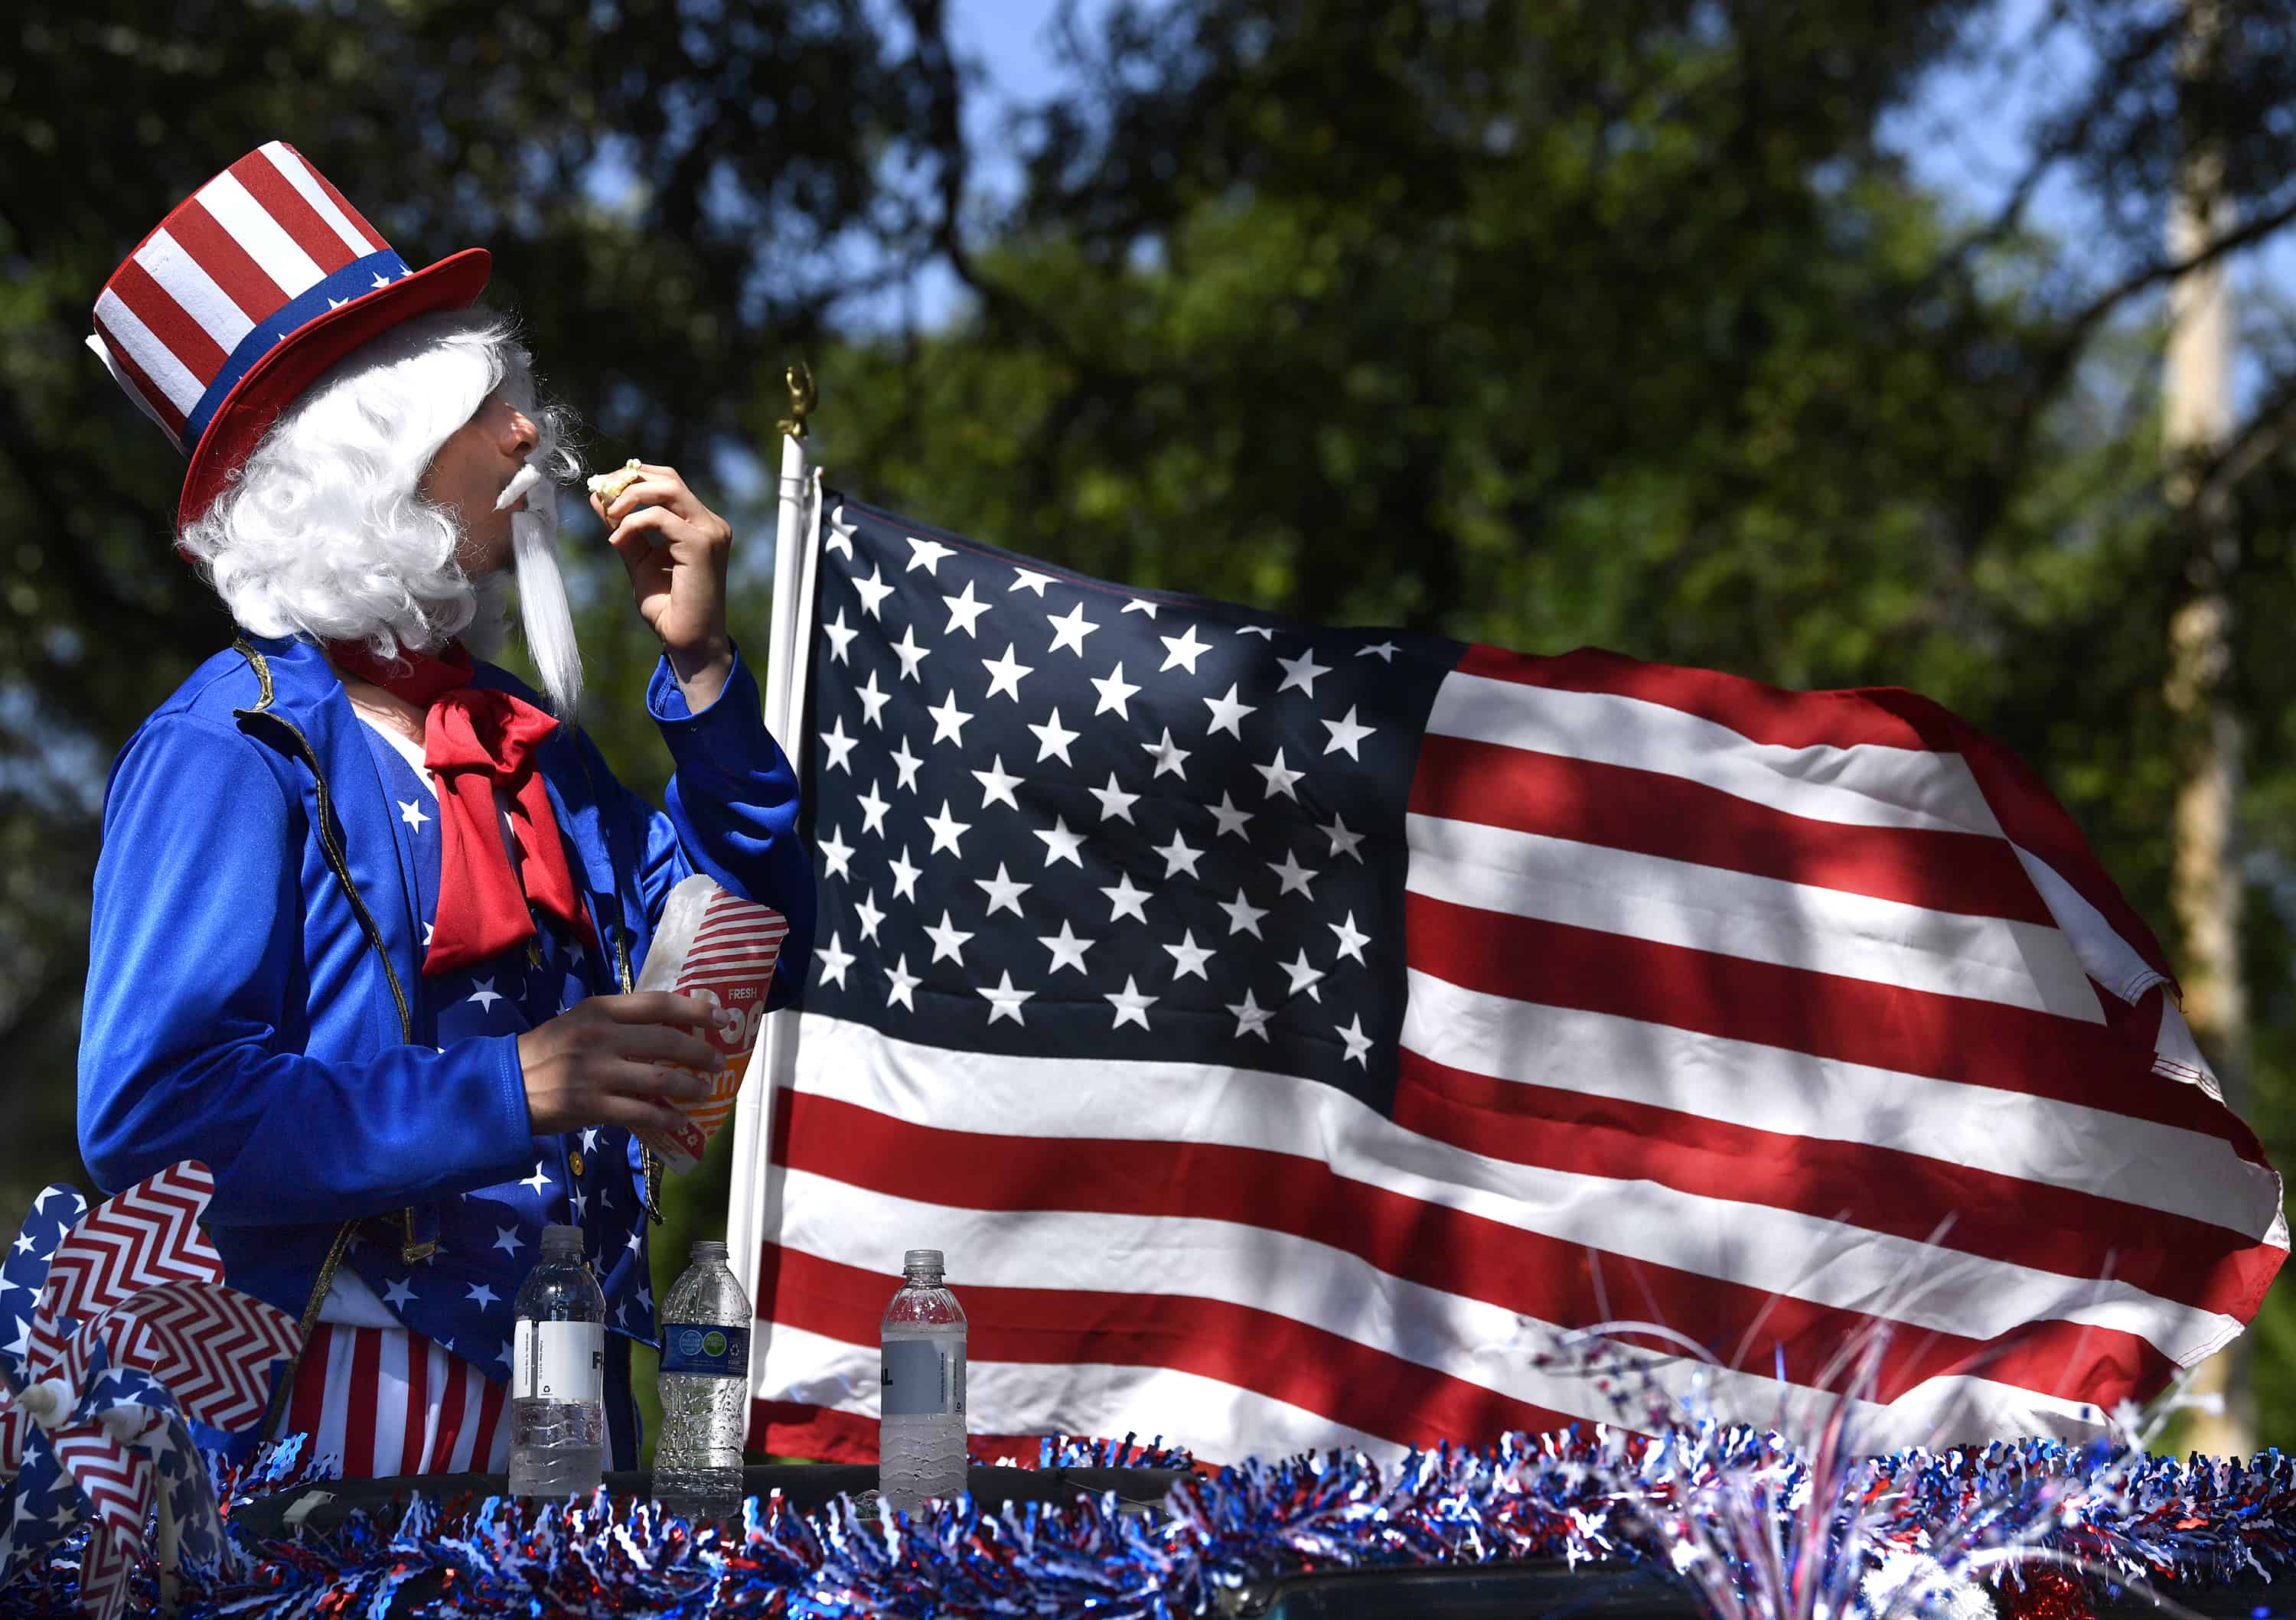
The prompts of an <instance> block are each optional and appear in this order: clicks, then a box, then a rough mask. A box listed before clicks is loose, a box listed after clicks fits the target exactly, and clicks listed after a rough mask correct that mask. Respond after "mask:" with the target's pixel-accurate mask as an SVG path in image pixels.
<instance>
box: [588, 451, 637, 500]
mask: <svg viewBox="0 0 2296 1620" xmlns="http://www.w3.org/2000/svg"><path fill="white" fill-rule="evenodd" d="M644 476H645V473H644V471H643V470H641V469H640V468H639V466H638V458H637V457H635V456H632V457H630V459H629V460H628V461H627V462H623V463H622V464H621V465H620V466H619V467H617V468H615V469H614V470H613V471H611V472H601V473H598V474H596V475H594V477H593V478H592V479H590V493H591V494H592V495H596V496H597V497H598V499H599V501H600V502H601V503H603V504H605V505H608V506H611V505H612V504H613V503H614V499H615V497H616V496H618V495H620V494H621V493H622V491H624V490H625V489H627V488H628V487H630V486H631V485H633V484H635V483H636V482H637V481H638V480H639V479H642V478H644Z"/></svg>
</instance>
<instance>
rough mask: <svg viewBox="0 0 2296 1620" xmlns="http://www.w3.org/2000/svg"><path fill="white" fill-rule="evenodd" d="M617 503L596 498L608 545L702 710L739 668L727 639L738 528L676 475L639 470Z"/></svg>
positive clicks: (689, 697)
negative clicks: (730, 555) (729, 566)
mask: <svg viewBox="0 0 2296 1620" xmlns="http://www.w3.org/2000/svg"><path fill="white" fill-rule="evenodd" d="M637 470H638V477H637V479H635V481H634V482H632V483H631V484H629V485H628V486H627V487H625V488H624V489H623V490H622V491H621V493H620V494H619V495H615V496H614V498H613V499H612V500H611V501H602V500H601V499H599V497H598V496H597V495H591V497H590V510H591V511H594V512H596V513H597V514H598V520H599V521H600V522H602V523H603V524H604V525H605V526H606V529H607V534H606V544H609V545H611V546H612V547H613V548H614V552H615V554H616V555H618V556H619V557H620V558H621V560H622V566H623V567H624V568H625V569H628V570H629V576H630V591H631V593H632V594H633V595H635V597H636V598H637V604H638V613H639V616H640V617H642V618H644V620H645V622H646V623H647V624H648V625H649V626H652V629H653V633H654V634H656V635H658V636H660V638H661V646H662V650H663V651H664V652H666V653H668V655H669V667H670V668H671V669H672V670H673V671H675V672H676V675H677V683H678V685H679V686H680V687H682V688H683V689H684V690H685V701H686V706H687V707H688V708H693V709H694V710H697V711H698V710H701V709H703V708H708V707H709V705H710V704H712V703H714V702H716V701H717V694H718V692H719V691H722V690H723V689H724V687H725V684H726V674H727V672H728V671H729V670H731V669H732V667H733V663H734V655H733V642H732V641H731V639H730V638H729V637H728V636H727V635H726V554H727V552H728V551H729V550H730V549H731V547H732V545H733V543H734V530H733V527H732V525H730V524H728V523H727V522H726V520H725V519H723V518H721V517H719V516H718V515H717V513H716V512H714V511H710V510H709V508H708V507H707V506H704V505H703V504H702V503H701V497H700V496H699V495H695V494H694V493H693V490H691V489H689V488H688V487H686V483H685V479H684V478H683V477H681V476H680V475H679V473H678V470H677V469H676V468H675V467H662V466H656V465H654V464H653V463H652V462H640V463H639V464H638V469H637Z"/></svg>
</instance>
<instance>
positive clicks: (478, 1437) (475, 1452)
mask: <svg viewBox="0 0 2296 1620" xmlns="http://www.w3.org/2000/svg"><path fill="white" fill-rule="evenodd" d="M471 1377H473V1378H477V1379H479V1427H478V1428H477V1429H476V1430H475V1431H474V1432H473V1434H472V1438H471V1467H472V1468H474V1469H479V1470H480V1472H487V1471H489V1470H491V1469H493V1467H494V1461H493V1458H494V1453H495V1449H496V1447H495V1441H496V1437H497V1436H498V1434H499V1433H500V1430H501V1428H502V1420H503V1403H504V1400H505V1398H507V1395H508V1393H509V1387H508V1386H507V1385H503V1384H497V1383H496V1382H495V1381H494V1380H493V1379H489V1378H484V1377H481V1376H480V1374H478V1373H476V1372H473V1373H471Z"/></svg>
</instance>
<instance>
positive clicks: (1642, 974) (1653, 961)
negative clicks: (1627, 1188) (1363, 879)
mask: <svg viewBox="0 0 2296 1620" xmlns="http://www.w3.org/2000/svg"><path fill="white" fill-rule="evenodd" d="M1404 929H1405V938H1406V942H1407V943H1406V956H1407V960H1408V961H1409V963H1410V966H1411V967H1413V968H1414V969H1416V970H1419V971H1421V972H1424V973H1431V974H1433V975H1434V976H1435V977H1436V978H1442V979H1447V980H1449V981H1450V982H1451V983H1452V984H1455V985H1458V986H1463V987H1464V988H1466V989H1470V990H1478V991H1481V992H1483V993H1485V994H1490V995H1505V996H1511V997H1513V999H1515V1000H1517V1001H1525V1002H1539V1003H1541V1004H1543V1005H1546V1006H1550V1007H1576V1008H1580V1009H1583V1010H1587V1011H1589V1012H1603V1013H1610V1014H1612V1015H1614V1016H1617V1017H1620V1018H1629V1019H1642V1020H1644V1022H1646V1023H1652V1024H1663V1025H1668V1026H1670V1027H1674V1028H1677V1029H1690V1030H1697V1031H1700V1032H1702V1033H1704V1034H1708V1035H1721V1036H1724V1037H1726V1038H1727V1039H1730V1040H1734V1041H1753V1042H1758V1043H1760V1044H1762V1045H1765V1046H1781V1047H1784V1048H1785V1049H1786V1050H1787V1051H1800V1052H1808V1053H1811V1054H1813V1055H1815V1056H1817V1057H1821V1058H1837V1059H1840V1060H1842V1061H1844V1062H1849V1063H1862V1064H1866V1065H1869V1066H1871V1067H1874V1068H1886V1069H1894V1070H1897V1071H1898V1072H1899V1073H1903V1074H1915V1075H1926V1076H1930V1077H1931V1078H1932V1079H1938V1080H1955V1081H1959V1082H1961V1083H1963V1084H1968V1085H1983V1086H1990V1087H1993V1088H1994V1089H1996V1090H1998V1091H2005V1092H2022V1093H2024V1094H2026V1095H2028V1096H2033V1097H2048V1098H2054V1099H2055V1100H2058V1101H2060V1102H2073V1103H2079V1104H2081V1105H2083V1106H2084V1107H2087V1108H2094V1109H2104V1110H2106V1111H2108V1112H2111V1113H2116V1114H2126V1115H2128V1117H2131V1118H2132V1119H2146V1120H2151V1121H2153V1123H2154V1124H2156V1125H2177V1126H2179V1127H2181V1128H2184V1129H2186V1130H2194V1131H2203V1132H2206V1133H2208V1134H2210V1135H2211V1136H2218V1137H2221V1138H2222V1139H2223V1140H2225V1141H2228V1142H2231V1143H2232V1144H2233V1145H2234V1147H2235V1150H2236V1151H2238V1152H2239V1154H2240V1156H2241V1157H2242V1158H2246V1159H2249V1160H2251V1162H2254V1163H2257V1164H2262V1163H2263V1162H2264V1154H2263V1150H2262V1149H2261V1147H2260V1146H2259V1144H2258V1142H2257V1141H2256V1138H2255V1135H2254V1133H2251V1131H2250V1130H2249V1129H2248V1127H2247V1126H2245V1125H2243V1124H2241V1122H2240V1121H2239V1120H2238V1119H2237V1118H2236V1117H2234V1116H2233V1114H2232V1113H2231V1111H2230V1110H2229V1109H2225V1108H2224V1107H2223V1106H2222V1105H2220V1104H2217V1103H2212V1102H2210V1100H2209V1099H2208V1097H2207V1095H2206V1094H2205V1093H2204V1092H2202V1091H2201V1090H2200V1088H2198V1087H2197V1086H2189V1085H2178V1084H2172V1083H2165V1082H2163V1081H2161V1079H2160V1078H2159V1077H2158V1076H2155V1075H2153V1072H2152V1068H2151V1065H2152V1037H2151V1027H2152V1025H2151V1024H2150V1023H2145V1022H2144V1020H2145V1019H2147V1018H2149V1019H2151V1020H2152V1021H2153V1022H2155V1023H2157V1021H2158V1019H2159V1003H2158V1002H2154V1001H2153V1000H2152V998H2151V997H2149V996H2148V997H2147V998H2146V999H2145V1001H2144V1002H2140V1003H2139V1004H2138V1005H2137V1006H2136V1007H2134V1008H2124V1007H2121V1005H2120V1003H2119V1002H2115V1001H2113V1000H2112V999H2111V998H2109V997H2108V998H2105V1008H2106V1011H2107V1012H2108V1014H2109V1015H2112V1014H2115V1013H2116V1010H2118V1013H2117V1019H2118V1021H2116V1022H2114V1023H2107V1024H2103V1025H2096V1024H2085V1023H2081V1022H2079V1021H2078V1020H2076V1019H2062V1018H2055V1017H2053V1016H2051V1015H2050V1014H2048V1013H2046V1012H2039V1011H2036V1010H2030V1009H2027V1008H2022V1007H2012V1006H2008V1005H2005V1004H2004V1003H2002V1002H1985V1001H1978V1000H1974V999H1972V998H1969V997H1964V996H1950V995H1936V994H1930V993H1928V992H1926V991H1921V990H1911V989H1907V988H1905V987H1904V986H1897V985H1882V984H1875V983H1874V982H1872V981H1870V980H1866V979H1860V978H1847V977H1843V976H1840V975H1834V974H1824V973H1813V972H1811V971H1809V970H1807V969H1802V968H1792V967H1783V966H1780V965H1778V964H1776V963H1774V962H1762V961H1751V960H1748V959H1747V958H1744V957H1738V956H1726V955H1722V954H1719V953H1713V952H1707V951H1697V950H1693V949H1691V948H1689V947H1687V946H1684V945H1666V944H1662V943H1660V942H1658V941H1655V940H1649V939H1640V938H1636V937H1630V936H1628V935H1623V934H1611V933H1605V932H1603V931H1601V930H1599V929H1583V928H1578V927H1575V926H1573V925H1571V924H1569V923H1561V922H1548V921H1545V920H1540V919H1538V918H1532V917H1518V916H1514V915H1512V914H1509V913H1505V912H1487V911H1483V910H1480V909H1479V908H1477V907H1474V906H1466V905H1460V904H1455V903H1454V902H1451V901H1447V900H1441V899H1438V898H1436V897H1434V896H1429V895H1414V894H1406V896H1404ZM2148 1009H2149V1011H2148ZM2130 1024H2137V1025H2138V1026H2139V1027H2140V1029H2141V1033H2139V1032H2138V1031H2137V1030H2132V1029H2131V1028H2130V1027H2128V1026H2129V1025H2130Z"/></svg>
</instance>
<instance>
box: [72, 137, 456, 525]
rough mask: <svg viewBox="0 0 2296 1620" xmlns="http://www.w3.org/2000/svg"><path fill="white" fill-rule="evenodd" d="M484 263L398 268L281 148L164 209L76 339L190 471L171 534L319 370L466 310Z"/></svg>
mask: <svg viewBox="0 0 2296 1620" xmlns="http://www.w3.org/2000/svg"><path fill="white" fill-rule="evenodd" d="M489 264H490V259H489V258H488V253H487V251H486V250H485V249H483V248H471V249H466V250H463V251H462V252H460V253H455V254H452V255H450V256H448V257H447V258H442V259H440V260H439V262H438V263H437V264H435V265H431V266H427V267H426V268H424V269H421V270H409V269H408V268H407V267H406V262H405V261H404V260H402V259H401V258H399V257H398V254H397V253H395V252H393V251H392V250H391V248H390V244H389V243H388V242H386V241H383V240H382V236H381V233H380V232H378V231H376V229H375V228H374V227H373V225H369V224H368V223H367V222H366V220H365V217H363V216H362V215H361V214H360V213H359V211H358V210H357V209H355V208H353V207H352V206H351V205H350V202H349V200H348V199H346V198H345V197H344V196H343V194H342V193H341V192H339V191H337V190H336V189H335V188H334V187H333V186H332V184H329V183H328V180H327V177H326V176H324V175H322V174H321V173H320V172H319V171H318V170H317V169H316V168H313V167H312V166H311V163H310V161H309V160H307V159H306V158H305V157H304V156H303V154H302V153H300V152H299V151H296V150H295V149H294V148H293V147H292V146H290V145H288V144H287V143H285V142H284V141H273V142H270V143H267V144H266V145H264V146H261V147H258V149H257V150H256V151H251V152H250V153H248V154H247V156H245V157H243V158H242V159H241V160H239V161H238V162H236V163H234V164H233V165H232V166H231V167H230V168H227V169H225V170H224V171H223V173H221V174H219V175H217V176H216V177H215V178H214V179H212V180H210V181H209V182H208V183H207V184H205V185H203V186H201V187H200V189H199V190H198V191H196V192H193V193H192V195H191V196H190V197H188V198H186V199H185V200H184V201H183V202H181V203H180V204H178V205H177V206H176V209H175V210H174V212H172V213H170V214H169V215H168V217H166V218H165V219H163V220H161V221H160V225H159V228H158V229H156V230H154V231H153V232H152V233H151V234H150V235H149V236H147V237H145V238H144V239H143V243H142V245H141V246H139V247H138V248H137V249H136V250H135V252H133V253H131V254H129V255H128V256H127V260H126V262H124V263H123V264H121V266H119V269H117V270H115V271H113V272H112V273H111V280H109V281H107V282H104V284H103V292H102V296H101V297H99V298H98V299H96V301H95V331H94V334H93V335H92V336H91V337H90V338H89V339H88V340H87V342H88V347H89V348H92V349H94V351H95V353H96V355H97V356H98V357H99V358H100V359H102V362H103V364H105V366H106V367H107V368H109V369H110V371H111V374H112V376H113V377H114V378H116V379H117V380H119V385H120V387H122V388H124V389H127V397H129V398H130V399H133V400H134V401H135V403H136V405H138V406H139V407H141V409H142V410H143V413H144V414H145V415H146V416H149V417H150V418H151V419H152V421H155V422H157V423H159V424H160V428H161V429H162V430H164V431H165V432H166V433H167V434H168V437H169V438H172V439H174V440H175V441H176V447H177V448H178V449H180V450H182V451H183V452H184V454H185V455H187V456H189V457H190V458H191V466H190V468H189V470H187V471H186V472H185V473H184V491H183V495H182V497H181V498H180V500H179V501H178V503H177V507H176V528H178V530H181V529H182V528H184V526H186V525H188V524H190V523H191V522H193V520H196V519H197V518H198V517H199V516H200V514H201V512H203V511H206V510H207V508H208V506H209V503H212V502H213V501H214V500H215V498H216V496H217V495H219V494H221V493H222V490H223V487H224V485H225V481H226V480H227V479H229V478H230V476H231V474H232V472H233V471H234V470H236V469H237V468H238V467H239V466H240V465H241V464H242V462H245V461H246V460H247V458H248V456H249V455H250V454H252V453H253V451H254V449H255V446H256V444H257V443H258V441H259V440H260V439H261V438H262V437H263V434H264V431H265V430H266V429H268V428H269V427H270V426H271V424H272V423H273V422H274V421H277V420H278V418H279V415H280V413H281V412H283V411H284V410H285V409H286V408H287V406H288V405H291V404H292V403H293V401H294V400H295V398H296V397H298V396H299V395H300V394H301V393H302V392H303V390H304V389H307V388H309V387H310V386H311V384H312V383H313V382H314V381H316V380H317V379H318V377H319V374H320V373H321V372H324V371H325V370H326V369H327V368H328V367H329V366H331V365H332V364H334V363H335V362H336V361H338V360H340V359H341V358H342V357H343V356H345V355H347V354H348V353H349V352H350V351H351V350H352V349H354V348H357V347H358V346H359V345H360V344H362V343H365V341H367V340H369V339H371V338H373V337H375V336H377V335H378V334H379V333H381V332H382V331H386V330H388V329H389V328H390V327H392V326H396V325H398V323H400V322H402V321H405V320H408V319H410V318H411V317H413V316H415V315H428V314H430V312H431V311H433V310H439V309H460V308H463V307H466V306H468V305H470V304H471V303H472V302H474V301H475V300H476V299H477V298H478V296H479V294H480V292H481V291H483V290H485V287H486V284H487V272H488V266H489Z"/></svg>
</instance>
